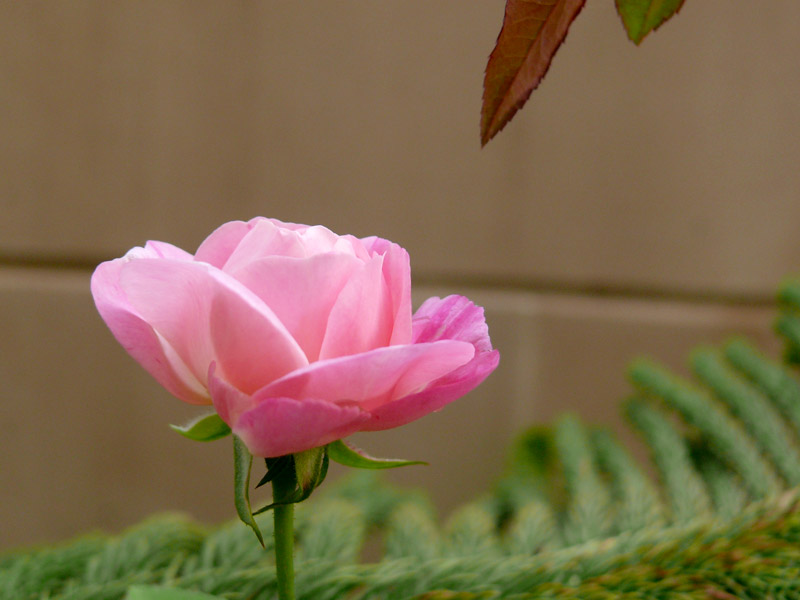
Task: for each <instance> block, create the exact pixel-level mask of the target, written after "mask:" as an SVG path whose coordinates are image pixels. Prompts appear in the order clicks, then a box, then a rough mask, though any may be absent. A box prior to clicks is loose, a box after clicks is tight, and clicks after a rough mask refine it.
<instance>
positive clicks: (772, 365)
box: [725, 338, 800, 432]
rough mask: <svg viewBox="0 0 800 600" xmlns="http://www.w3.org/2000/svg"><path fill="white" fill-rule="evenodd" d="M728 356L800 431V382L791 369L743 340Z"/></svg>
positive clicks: (728, 350)
mask: <svg viewBox="0 0 800 600" xmlns="http://www.w3.org/2000/svg"><path fill="white" fill-rule="evenodd" d="M725 357H726V358H727V359H728V360H729V361H730V363H731V364H732V365H733V366H734V367H736V368H737V369H738V370H739V371H740V372H741V373H742V374H743V375H744V376H745V377H747V378H748V379H749V380H750V381H752V382H753V383H754V384H755V385H756V387H758V388H759V389H760V390H761V391H762V392H764V393H765V394H766V395H767V397H768V398H769V399H770V400H772V402H773V403H774V404H775V405H776V406H777V407H778V408H779V409H780V411H781V412H782V413H783V415H784V416H785V417H786V418H787V419H789V426H790V427H791V428H792V429H793V430H794V431H795V432H798V431H800V382H798V381H797V379H795V378H794V376H793V375H792V373H791V371H790V370H789V369H788V368H787V367H785V366H783V365H781V364H780V363H777V362H775V361H772V360H770V359H768V358H767V357H766V356H764V355H762V354H761V353H760V352H758V351H757V350H756V349H755V348H754V347H753V346H752V345H750V344H749V343H748V342H747V341H746V340H744V339H741V338H739V339H734V340H732V341H730V342H728V344H726V346H725Z"/></svg>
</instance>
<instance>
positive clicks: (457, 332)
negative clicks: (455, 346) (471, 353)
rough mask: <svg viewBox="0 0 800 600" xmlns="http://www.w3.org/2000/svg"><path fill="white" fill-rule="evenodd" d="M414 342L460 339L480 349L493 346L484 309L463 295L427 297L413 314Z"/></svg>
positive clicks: (486, 349)
mask: <svg viewBox="0 0 800 600" xmlns="http://www.w3.org/2000/svg"><path fill="white" fill-rule="evenodd" d="M412 327H413V340H414V342H415V343H416V342H432V341H435V340H462V341H465V342H470V343H471V344H474V345H475V349H476V350H477V351H479V352H487V351H489V350H491V349H492V342H491V340H490V339H489V327H488V326H487V325H486V319H485V318H484V315H483V308H481V307H480V306H476V305H475V304H473V303H472V302H471V301H470V300H469V298H465V297H464V296H457V295H453V296H447V297H446V298H437V297H433V298H428V299H427V300H426V301H425V302H423V304H422V306H420V307H419V309H418V310H417V312H416V313H414V316H413V317H412Z"/></svg>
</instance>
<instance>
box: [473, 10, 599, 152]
mask: <svg viewBox="0 0 800 600" xmlns="http://www.w3.org/2000/svg"><path fill="white" fill-rule="evenodd" d="M585 2H586V0H506V14H505V17H504V18H503V28H502V29H501V30H500V35H498V36H497V44H496V45H495V47H494V50H492V54H491V56H490V57H489V63H488V64H487V65H486V76H485V77H484V80H483V108H482V109H481V145H484V146H485V145H486V143H487V142H488V141H489V140H490V139H492V138H493V137H494V136H495V135H496V134H497V132H499V131H500V130H501V129H502V128H503V127H505V125H506V123H508V122H509V121H510V120H511V118H512V117H513V116H514V114H515V113H516V112H517V111H518V110H519V109H520V108H522V105H523V104H525V101H526V100H527V99H528V97H529V96H530V95H531V92H532V91H533V90H535V89H536V87H537V86H538V85H539V82H540V81H541V80H542V78H543V77H544V75H545V73H547V69H548V67H550V61H551V60H552V59H553V55H554V54H555V53H556V50H558V47H559V46H561V43H562V42H563V41H564V38H565V37H566V36H567V30H568V29H569V26H570V24H571V23H572V21H573V20H574V19H575V17H577V16H578V13H579V12H580V11H581V9H582V8H583V5H584V3H585Z"/></svg>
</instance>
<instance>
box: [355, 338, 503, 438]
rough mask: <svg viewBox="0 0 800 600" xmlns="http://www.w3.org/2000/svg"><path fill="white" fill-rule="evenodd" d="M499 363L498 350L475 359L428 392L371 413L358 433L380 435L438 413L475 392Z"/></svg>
mask: <svg viewBox="0 0 800 600" xmlns="http://www.w3.org/2000/svg"><path fill="white" fill-rule="evenodd" d="M499 360H500V354H499V353H498V352H497V350H493V351H491V352H483V353H481V354H479V355H477V356H476V357H475V359H474V360H472V361H470V362H469V363H468V364H467V365H465V366H463V367H461V368H460V369H458V370H457V372H456V373H455V374H453V375H451V376H447V377H443V378H442V379H441V380H439V381H437V382H434V383H433V384H431V386H430V387H429V388H426V389H425V390H423V391H421V392H419V393H417V394H412V395H410V396H406V397H404V398H400V399H398V400H395V401H393V402H389V403H388V404H385V405H383V406H380V407H378V408H376V409H374V410H372V411H371V418H370V420H369V422H367V423H365V424H364V425H363V426H362V427H361V430H362V431H379V430H381V429H391V428H393V427H399V426H400V425H405V424H406V423H410V422H411V421H416V420H417V419H419V418H420V417H423V416H425V415H427V414H428V413H431V412H435V411H437V410H439V409H441V408H442V407H444V406H445V405H447V404H449V403H450V402H452V401H453V400H458V399H459V398H460V397H461V396H463V395H464V394H466V393H467V392H470V391H472V390H473V389H475V388H476V387H477V386H478V385H479V384H480V383H481V382H482V381H483V380H484V379H486V378H487V377H488V376H489V375H490V374H491V372H492V371H494V370H495V368H497V363H498V362H499Z"/></svg>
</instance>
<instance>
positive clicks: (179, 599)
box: [125, 585, 222, 600]
mask: <svg viewBox="0 0 800 600" xmlns="http://www.w3.org/2000/svg"><path fill="white" fill-rule="evenodd" d="M125 600H222V596H212V595H211V594H205V593H203V592H195V591H192V590H183V589H180V588H169V587H164V586H163V585H132V586H131V587H129V588H128V592H127V593H126V594H125Z"/></svg>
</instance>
